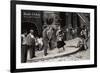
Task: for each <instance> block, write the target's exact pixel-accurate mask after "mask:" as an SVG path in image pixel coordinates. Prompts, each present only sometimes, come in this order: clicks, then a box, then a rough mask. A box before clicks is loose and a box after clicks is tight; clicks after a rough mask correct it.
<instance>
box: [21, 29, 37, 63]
mask: <svg viewBox="0 0 100 73" xmlns="http://www.w3.org/2000/svg"><path fill="white" fill-rule="evenodd" d="M34 48H35V36H34V31H33V30H30V33H29V34H27V32H26V31H25V32H24V33H23V34H22V35H21V62H22V63H25V62H26V61H27V53H28V50H29V52H30V59H32V58H33V57H35V49H34Z"/></svg>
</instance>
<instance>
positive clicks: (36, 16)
mask: <svg viewBox="0 0 100 73" xmlns="http://www.w3.org/2000/svg"><path fill="white" fill-rule="evenodd" d="M11 21H12V24H11V26H12V33H11V34H12V38H11V39H12V42H11V53H12V54H11V59H12V60H11V62H12V63H13V64H15V66H14V65H13V64H11V68H12V67H14V68H12V70H15V71H18V72H19V71H22V70H23V71H24V70H25V71H41V70H57V69H73V68H87V67H96V66H97V56H96V51H97V47H96V41H97V39H96V6H88V5H74V4H72V5H71V4H58V3H41V2H24V1H22V2H20V1H17V2H16V1H14V2H12V17H11Z"/></svg>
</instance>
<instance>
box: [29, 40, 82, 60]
mask: <svg viewBox="0 0 100 73" xmlns="http://www.w3.org/2000/svg"><path fill="white" fill-rule="evenodd" d="M80 40H81V39H80V38H75V39H72V40H69V41H65V43H66V45H65V46H64V47H65V51H64V50H63V49H62V48H61V49H57V48H55V49H54V50H48V55H47V56H44V50H42V51H36V57H35V58H33V59H28V62H37V61H39V60H45V59H52V58H56V57H61V56H65V55H70V54H72V53H76V52H78V51H79V48H76V46H77V44H78V41H80ZM59 51H60V52H59Z"/></svg>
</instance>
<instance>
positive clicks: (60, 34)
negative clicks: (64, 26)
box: [56, 26, 65, 52]
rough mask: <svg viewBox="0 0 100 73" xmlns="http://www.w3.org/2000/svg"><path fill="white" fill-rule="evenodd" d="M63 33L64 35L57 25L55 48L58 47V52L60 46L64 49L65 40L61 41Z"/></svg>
mask: <svg viewBox="0 0 100 73" xmlns="http://www.w3.org/2000/svg"><path fill="white" fill-rule="evenodd" d="M63 35H64V33H63V32H62V31H61V28H60V26H59V27H58V31H57V33H56V36H57V48H58V49H59V52H60V48H63V50H65V48H64V45H65V42H64V41H63Z"/></svg>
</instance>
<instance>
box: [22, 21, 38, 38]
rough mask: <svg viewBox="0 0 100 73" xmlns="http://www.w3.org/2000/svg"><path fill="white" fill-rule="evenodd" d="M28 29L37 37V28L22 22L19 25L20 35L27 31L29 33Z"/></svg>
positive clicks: (29, 23)
mask: <svg viewBox="0 0 100 73" xmlns="http://www.w3.org/2000/svg"><path fill="white" fill-rule="evenodd" d="M30 29H32V30H34V36H38V32H39V31H38V28H37V27H36V25H35V24H34V23H31V22H22V25H21V33H23V32H24V31H27V32H28V33H29V31H30Z"/></svg>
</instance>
